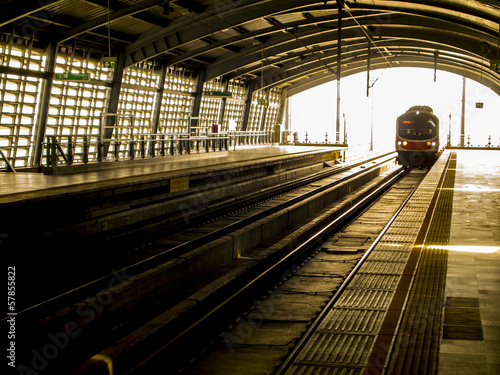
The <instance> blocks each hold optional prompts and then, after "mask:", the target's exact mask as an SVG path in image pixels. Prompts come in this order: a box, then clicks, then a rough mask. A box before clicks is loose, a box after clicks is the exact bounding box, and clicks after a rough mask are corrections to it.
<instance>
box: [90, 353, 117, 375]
mask: <svg viewBox="0 0 500 375" xmlns="http://www.w3.org/2000/svg"><path fill="white" fill-rule="evenodd" d="M92 359H95V360H96V361H103V362H105V363H106V364H107V365H108V373H109V375H113V360H112V359H111V358H109V357H108V356H105V355H102V354H96V355H95V356H93V357H92Z"/></svg>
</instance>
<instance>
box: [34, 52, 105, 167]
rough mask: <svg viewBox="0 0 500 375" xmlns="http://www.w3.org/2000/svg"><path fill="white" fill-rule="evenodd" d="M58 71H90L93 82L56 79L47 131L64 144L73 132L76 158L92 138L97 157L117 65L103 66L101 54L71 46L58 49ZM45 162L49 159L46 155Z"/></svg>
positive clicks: (93, 157)
mask: <svg viewBox="0 0 500 375" xmlns="http://www.w3.org/2000/svg"><path fill="white" fill-rule="evenodd" d="M54 70H55V73H88V74H89V78H90V82H87V81H64V80H58V79H56V78H54V80H53V81H52V89H51V98H50V106H49V116H48V119H47V127H46V135H54V136H57V137H58V140H59V141H60V142H61V143H62V144H66V143H67V141H68V139H69V138H68V137H69V136H71V138H72V142H73V143H74V144H75V153H74V161H75V162H81V161H82V158H83V142H84V140H85V139H86V140H87V141H88V142H89V155H88V158H89V160H91V161H92V160H96V159H97V140H98V139H97V135H98V134H99V132H100V130H99V128H100V124H101V116H102V113H103V112H104V110H105V108H106V106H107V98H108V95H109V91H110V82H111V80H112V77H113V69H111V68H106V67H104V66H102V64H101V63H100V62H99V58H98V56H93V55H91V54H90V52H88V51H84V50H77V49H73V48H69V47H60V49H59V50H58V54H57V58H56V63H55V67H54ZM42 162H43V163H44V162H45V159H44V158H42Z"/></svg>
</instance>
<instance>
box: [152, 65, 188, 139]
mask: <svg viewBox="0 0 500 375" xmlns="http://www.w3.org/2000/svg"><path fill="white" fill-rule="evenodd" d="M195 90H196V78H195V77H193V74H192V72H190V71H188V70H186V69H183V68H181V67H170V68H169V69H168V70H167V72H166V74H165V83H164V90H163V98H162V101H161V110H160V119H159V123H158V133H159V134H161V135H167V138H168V135H171V134H179V133H187V129H188V125H189V117H190V115H191V112H192V109H193V103H194V97H193V93H194V91H195Z"/></svg>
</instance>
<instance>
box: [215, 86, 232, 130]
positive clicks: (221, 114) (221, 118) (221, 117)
mask: <svg viewBox="0 0 500 375" xmlns="http://www.w3.org/2000/svg"><path fill="white" fill-rule="evenodd" d="M223 91H229V80H228V79H227V80H226V82H224V88H223ZM226 101H227V98H222V101H221V104H220V111H219V119H218V120H217V121H218V124H219V125H220V128H219V131H221V130H222V124H223V122H224V113H225V112H226Z"/></svg>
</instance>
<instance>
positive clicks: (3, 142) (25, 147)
mask: <svg viewBox="0 0 500 375" xmlns="http://www.w3.org/2000/svg"><path fill="white" fill-rule="evenodd" d="M0 56H1V57H0V60H1V62H2V66H6V67H12V68H20V69H26V70H31V71H34V72H41V71H43V69H44V66H43V64H44V60H43V51H42V50H40V49H37V48H35V47H34V46H33V42H32V41H31V40H27V39H23V38H17V37H12V36H10V37H9V38H8V39H6V40H4V41H1V42H0ZM40 86H41V79H40V78H37V77H34V76H27V75H24V76H21V75H15V74H5V73H1V74H0V113H1V117H0V148H2V150H3V151H4V153H5V154H6V156H7V157H8V158H9V159H10V162H11V163H12V164H13V165H14V167H25V166H28V165H29V163H30V156H31V153H32V148H33V136H34V133H35V123H36V116H37V113H38V112H37V102H38V101H39V100H38V98H39V92H40ZM5 167H6V164H5V163H4V161H3V159H2V158H0V168H5Z"/></svg>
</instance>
